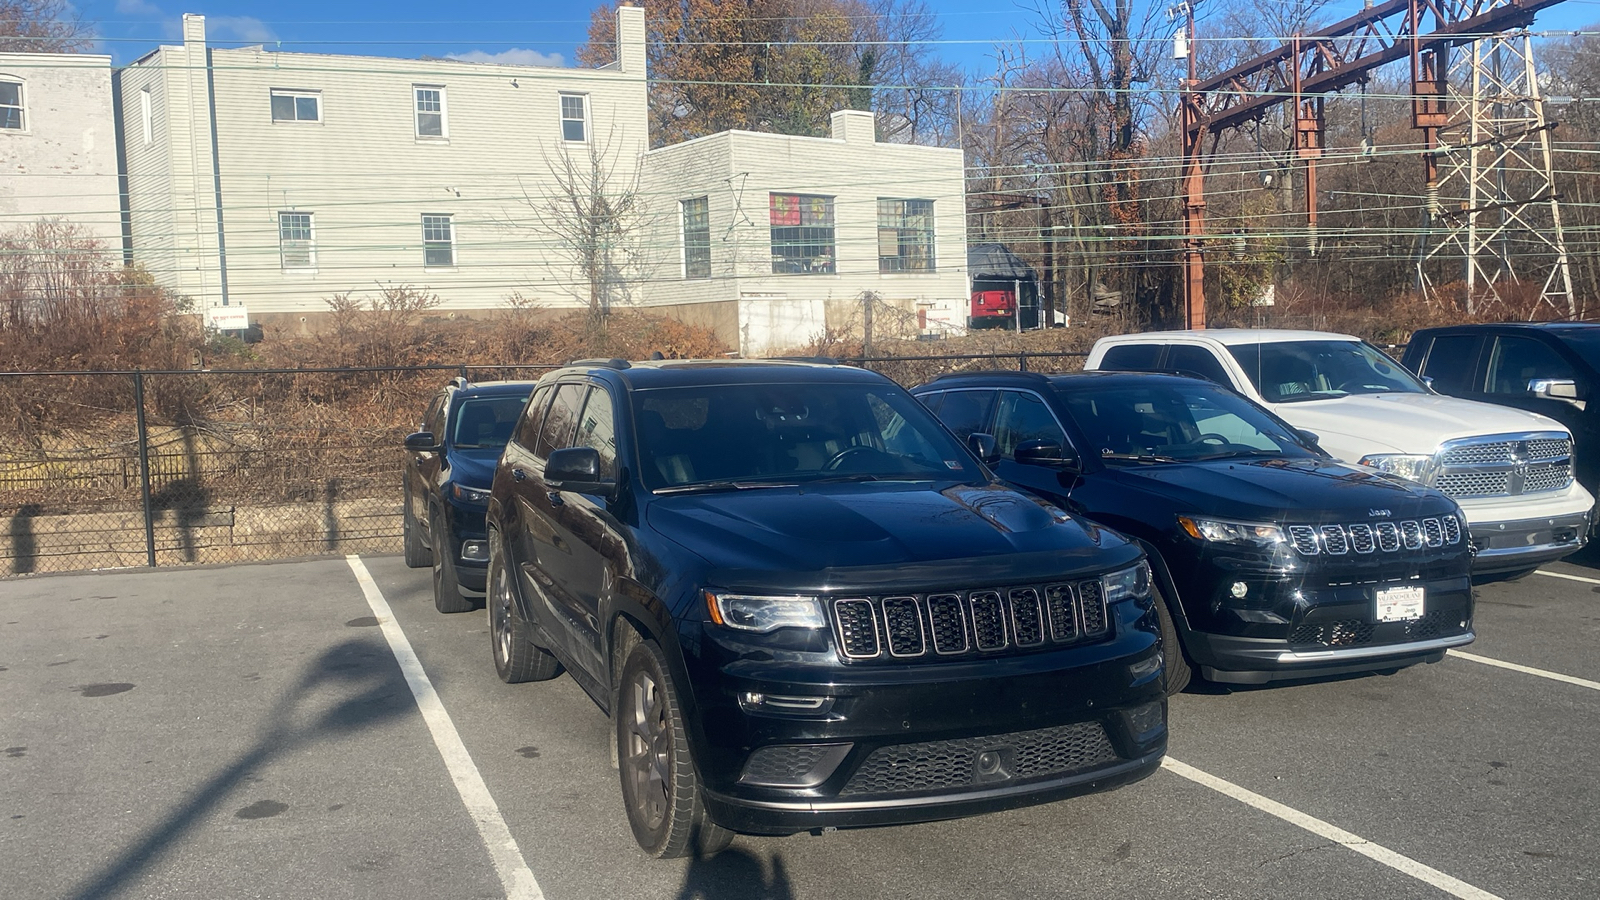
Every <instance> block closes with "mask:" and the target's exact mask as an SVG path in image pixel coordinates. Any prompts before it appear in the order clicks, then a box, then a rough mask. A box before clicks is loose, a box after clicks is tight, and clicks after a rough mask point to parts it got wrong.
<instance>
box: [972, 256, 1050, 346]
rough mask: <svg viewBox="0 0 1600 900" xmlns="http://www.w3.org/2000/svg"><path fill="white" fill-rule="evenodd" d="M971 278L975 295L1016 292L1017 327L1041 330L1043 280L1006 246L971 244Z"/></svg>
mask: <svg viewBox="0 0 1600 900" xmlns="http://www.w3.org/2000/svg"><path fill="white" fill-rule="evenodd" d="M967 278H968V280H969V281H971V283H972V287H971V290H972V292H974V293H976V292H978V291H1013V292H1014V296H1015V297H1016V298H1017V312H1018V319H1019V320H1020V321H1019V322H1017V323H1016V325H1015V326H1014V327H1017V328H1038V327H1039V276H1038V274H1036V273H1035V272H1034V271H1033V267H1032V266H1030V265H1028V264H1027V263H1026V262H1023V261H1022V257H1020V256H1018V255H1016V254H1015V253H1012V252H1011V250H1010V249H1008V248H1007V247H1006V245H1004V244H968V245H967ZM969 314H970V311H969Z"/></svg>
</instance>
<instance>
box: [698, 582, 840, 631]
mask: <svg viewBox="0 0 1600 900" xmlns="http://www.w3.org/2000/svg"><path fill="white" fill-rule="evenodd" d="M704 594H705V599H706V610H707V611H708V612H710V613H711V621H713V622H715V623H717V624H718V625H726V626H728V627H729V628H737V629H739V630H740V631H754V632H757V633H760V634H765V633H766V632H769V631H776V630H778V629H779V628H822V627H824V626H826V625H827V620H826V619H824V618H823V617H822V604H820V603H818V602H817V598H816V597H808V596H791V597H767V596H760V595H754V594H726V593H722V592H720V591H705V592H704Z"/></svg>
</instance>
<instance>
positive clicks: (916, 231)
mask: <svg viewBox="0 0 1600 900" xmlns="http://www.w3.org/2000/svg"><path fill="white" fill-rule="evenodd" d="M878 271H879V272H932V271H933V201H932V200H882V199H880V200H879V201H878Z"/></svg>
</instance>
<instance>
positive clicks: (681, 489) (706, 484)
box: [655, 481, 800, 494]
mask: <svg viewBox="0 0 1600 900" xmlns="http://www.w3.org/2000/svg"><path fill="white" fill-rule="evenodd" d="M799 486H800V485H798V484H796V483H794V482H780V481H697V482H694V483H693V484H673V485H668V486H666V487H660V488H656V489H655V493H657V494H697V493H700V492H702V491H754V490H759V489H761V488H792V487H799Z"/></svg>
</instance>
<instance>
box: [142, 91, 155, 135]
mask: <svg viewBox="0 0 1600 900" xmlns="http://www.w3.org/2000/svg"><path fill="white" fill-rule="evenodd" d="M139 121H140V122H142V123H143V124H144V142H145V143H146V144H149V143H150V142H151V141H154V140H155V139H156V129H155V110H154V108H153V107H152V106H151V105H150V89H149V88H145V89H144V90H142V91H140V92H139Z"/></svg>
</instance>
